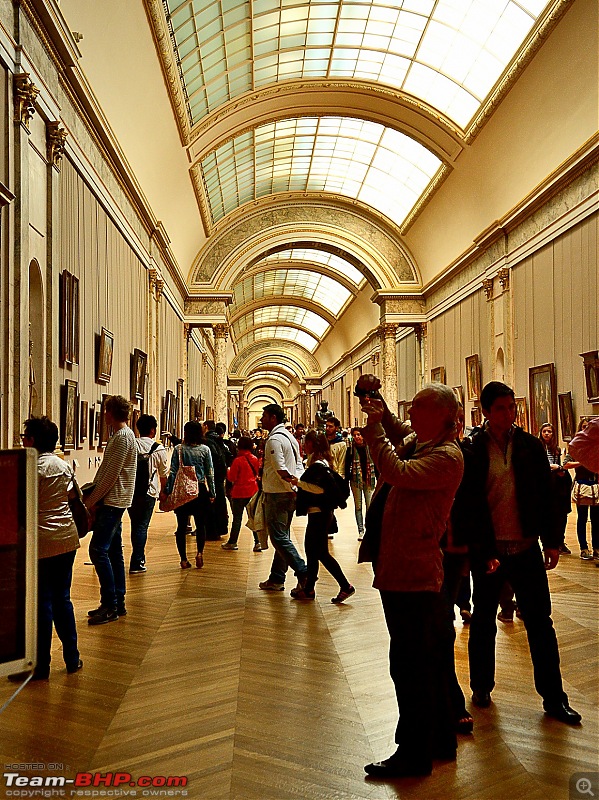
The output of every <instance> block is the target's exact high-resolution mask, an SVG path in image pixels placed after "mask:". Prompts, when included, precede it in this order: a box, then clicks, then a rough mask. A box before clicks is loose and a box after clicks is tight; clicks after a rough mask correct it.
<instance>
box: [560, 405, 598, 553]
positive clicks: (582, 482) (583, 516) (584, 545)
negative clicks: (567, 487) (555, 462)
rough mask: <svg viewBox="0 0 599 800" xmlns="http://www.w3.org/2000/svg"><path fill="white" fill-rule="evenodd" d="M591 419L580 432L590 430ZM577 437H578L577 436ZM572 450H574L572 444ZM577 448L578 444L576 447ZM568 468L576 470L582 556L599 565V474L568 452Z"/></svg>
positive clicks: (574, 490) (578, 523) (582, 421)
mask: <svg viewBox="0 0 599 800" xmlns="http://www.w3.org/2000/svg"><path fill="white" fill-rule="evenodd" d="M588 425H589V421H588V420H587V419H586V417H585V418H584V419H582V420H581V421H580V425H579V426H578V430H579V432H585V431H586V430H588ZM575 439H576V437H575ZM575 439H573V440H572V443H571V444H570V450H572V444H574V442H575ZM574 449H576V446H575V447H574ZM564 466H565V467H566V468H567V469H573V470H574V478H575V479H574V486H573V489H572V498H573V500H574V503H575V505H576V536H577V538H578V545H579V547H580V557H581V558H582V560H583V561H593V560H594V561H596V562H597V566H599V476H598V475H597V473H596V472H592V471H591V470H590V469H588V468H587V467H585V466H584V465H583V464H582V463H581V462H580V461H574V460H573V458H572V456H571V455H570V454H568V455H567V456H566V458H565V460H564ZM589 516H590V518H591V546H592V548H593V550H592V552H591V550H590V549H589V545H588V541H587V522H588V520H589Z"/></svg>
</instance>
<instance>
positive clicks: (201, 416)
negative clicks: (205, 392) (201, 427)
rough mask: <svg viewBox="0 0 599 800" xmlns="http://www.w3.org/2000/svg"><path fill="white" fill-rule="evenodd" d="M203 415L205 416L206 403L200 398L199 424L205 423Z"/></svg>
mask: <svg viewBox="0 0 599 800" xmlns="http://www.w3.org/2000/svg"><path fill="white" fill-rule="evenodd" d="M205 414H206V401H205V400H204V399H202V398H201V397H200V410H199V415H200V422H205V420H206V417H205Z"/></svg>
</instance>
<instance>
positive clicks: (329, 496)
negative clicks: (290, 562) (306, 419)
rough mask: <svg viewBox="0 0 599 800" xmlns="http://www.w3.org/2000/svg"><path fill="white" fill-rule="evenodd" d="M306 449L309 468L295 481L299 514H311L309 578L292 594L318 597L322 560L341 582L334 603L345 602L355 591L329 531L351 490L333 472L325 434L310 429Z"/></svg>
mask: <svg viewBox="0 0 599 800" xmlns="http://www.w3.org/2000/svg"><path fill="white" fill-rule="evenodd" d="M304 450H305V452H306V455H307V456H308V461H307V467H308V468H307V469H306V471H305V472H304V474H303V475H302V477H301V478H300V479H297V478H296V479H295V481H294V484H295V485H296V486H297V487H298V496H297V508H296V515H297V516H305V515H306V514H307V515H308V525H307V527H306V537H305V540H304V550H305V552H306V561H307V577H306V582H305V584H304V585H303V586H301V585H298V586H297V587H296V588H295V589H292V590H291V596H292V597H293V598H294V599H295V600H314V599H315V597H316V592H315V590H314V587H315V584H316V581H317V580H318V564H319V562H320V563H321V564H322V566H323V567H324V568H325V569H327V570H328V571H329V572H330V573H331V575H332V576H333V578H335V580H336V581H337V583H338V584H339V592H338V594H337V595H336V596H335V597H333V598H332V600H331V603H335V604H338V603H343V602H344V601H345V600H347V599H348V598H349V597H351V596H352V595H353V594H355V591H356V590H355V588H354V587H353V586H352V585H351V584H350V582H349V581H348V580H347V578H346V577H345V574H344V572H343V570H342V569H341V567H340V566H339V563H338V561H337V560H336V559H335V558H334V557H333V556H332V555H331V554H330V553H329V539H328V531H329V526H330V524H331V522H332V519H333V510H334V509H335V508H345V506H346V502H345V501H346V500H347V497H348V495H349V489H348V488H347V483H346V482H345V481H344V480H343V479H342V478H341V477H340V476H338V475H336V474H335V473H334V472H333V469H332V463H333V459H332V457H331V451H330V447H329V443H328V440H327V438H326V436H325V435H324V434H322V433H319V432H318V431H308V433H307V434H306V437H305V439H304Z"/></svg>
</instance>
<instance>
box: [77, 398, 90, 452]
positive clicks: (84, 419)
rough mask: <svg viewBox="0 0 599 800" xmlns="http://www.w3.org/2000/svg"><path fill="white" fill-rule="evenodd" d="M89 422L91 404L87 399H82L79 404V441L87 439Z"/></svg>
mask: <svg viewBox="0 0 599 800" xmlns="http://www.w3.org/2000/svg"><path fill="white" fill-rule="evenodd" d="M88 422H89V405H88V402H87V400H82V401H81V402H80V404H79V441H80V442H84V441H85V440H86V439H87V432H88Z"/></svg>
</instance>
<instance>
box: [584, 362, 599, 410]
mask: <svg viewBox="0 0 599 800" xmlns="http://www.w3.org/2000/svg"><path fill="white" fill-rule="evenodd" d="M580 357H581V358H582V361H583V364H584V380H585V384H586V387H587V401H588V402H589V403H599V352H598V351H597V350H592V351H591V352H589V353H581V354H580Z"/></svg>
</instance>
